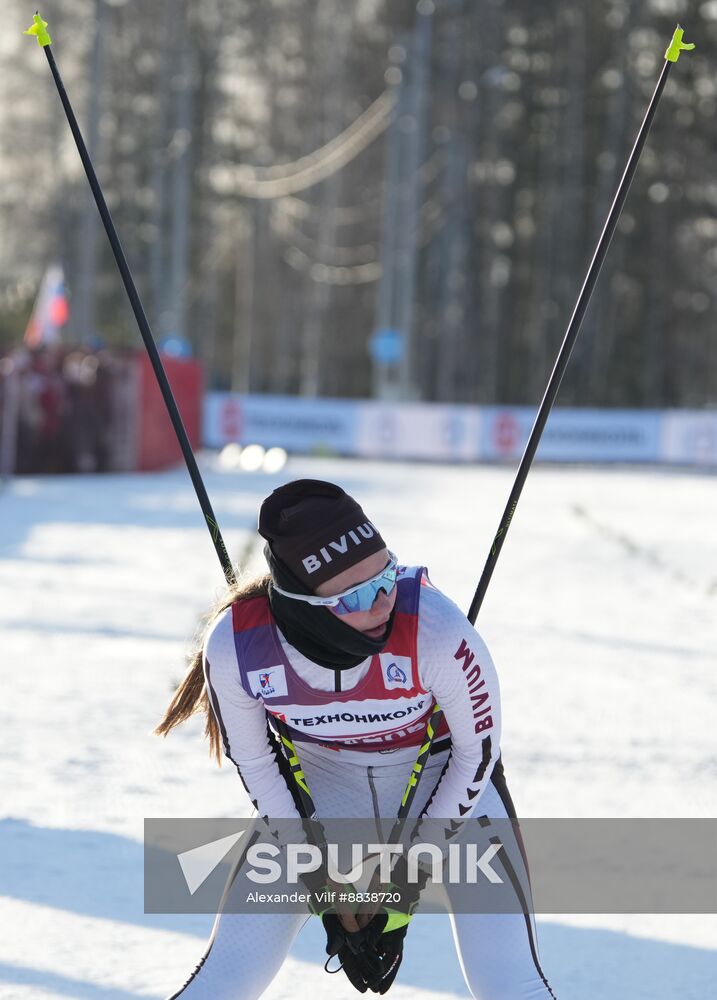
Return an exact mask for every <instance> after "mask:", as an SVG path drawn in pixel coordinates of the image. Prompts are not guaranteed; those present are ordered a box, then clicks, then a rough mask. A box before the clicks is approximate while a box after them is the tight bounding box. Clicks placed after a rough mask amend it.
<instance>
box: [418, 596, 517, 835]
mask: <svg viewBox="0 0 717 1000" xmlns="http://www.w3.org/2000/svg"><path fill="white" fill-rule="evenodd" d="M418 660H419V670H420V673H421V679H422V682H423V685H424V687H426V688H428V689H429V690H430V691H432V692H433V695H434V697H435V699H436V701H437V702H438V704H439V705H440V707H441V708H442V709H443V712H444V714H445V718H446V722H447V723H448V727H449V729H450V731H451V741H452V750H451V755H450V758H449V761H448V764H447V767H446V769H445V770H444V772H443V774H442V776H441V778H440V780H439V782H438V785H437V786H436V789H435V791H434V793H433V795H432V796H431V799H430V800H429V802H428V804H427V806H426V808H425V809H424V813H423V814H424V815H426V816H428V817H429V818H442V819H443V818H455V819H462V818H464V817H467V816H469V815H470V814H472V813H474V812H475V811H476V807H477V806H478V805H479V803H480V799H481V795H482V794H483V791H484V790H485V788H486V787H487V785H488V783H489V781H490V776H491V772H492V770H493V766H494V764H495V762H496V760H497V759H498V757H499V755H500V724H501V719H500V690H499V686H498V677H497V674H496V670H495V667H494V665H493V661H492V659H491V656H490V653H489V652H488V648H487V647H486V645H485V643H484V642H483V640H482V639H481V637H480V636H479V635H478V633H477V632H476V630H475V629H474V628H473V626H472V625H471V624H470V622H469V621H468V619H467V618H466V616H465V615H464V614H463V612H462V611H460V609H459V608H458V607H457V606H456V605H455V604H454V603H453V602H452V601H451V600H449V599H448V598H447V597H446V596H445V595H444V594H442V593H441V592H440V591H439V590H437V589H436V588H435V587H433V586H432V585H431V584H427V585H424V587H423V588H422V594H421V605H420V617H419V631H418Z"/></svg>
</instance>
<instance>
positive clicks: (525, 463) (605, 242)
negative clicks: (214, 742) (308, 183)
mask: <svg viewBox="0 0 717 1000" xmlns="http://www.w3.org/2000/svg"><path fill="white" fill-rule="evenodd" d="M683 34H684V31H683V29H682V28H681V27H680V25H679V24H678V25H677V27H676V28H675V31H674V34H673V36H672V41H671V42H670V44H669V46H668V48H667V51H666V52H665V65H664V66H663V67H662V72H661V73H660V77H659V79H658V81H657V84H656V86H655V90H654V92H653V95H652V97H651V98H650V103H649V105H648V107H647V111H646V113H645V117H644V119H643V122H642V125H641V126H640V130H639V132H638V134H637V138H636V139H635V144H634V146H633V148H632V152H631V153H630V156H629V158H628V161H627V165H626V167H625V170H624V172H623V175H622V178H621V180H620V183H619V185H618V188H617V192H616V194H615V198H614V200H613V203H612V205H611V207H610V211H609V213H608V217H607V219H606V221H605V225H604V227H603V230H602V232H601V234H600V238H599V239H598V243H597V247H596V248H595V252H594V254H593V258H592V260H591V262H590V266H589V267H588V271H587V274H586V275H585V279H584V281H583V285H582V288H581V290H580V294H579V295H578V299H577V302H576V304H575V308H574V310H573V314H572V316H571V318H570V322H569V323H568V328H567V330H566V332H565V337H564V339H563V342H562V344H561V347H560V350H559V352H558V357H557V360H556V362H555V367H554V368H553V372H552V375H551V376H550V380H549V382H548V385H547V388H546V390H545V395H544V396H543V400H542V402H541V404H540V408H539V410H538V415H537V416H536V418H535V423H534V424H533V429H532V430H531V432H530V437H529V438H528V443H527V444H526V446H525V451H524V452H523V457H522V459H521V461H520V466H519V467H518V472H517V475H516V477H515V482H514V483H513V488H512V490H511V491H510V496H509V497H508V502H507V503H506V505H505V510H504V511H503V516H502V518H501V521H500V525H499V527H498V531H497V533H496V535H495V538H494V539H493V544H492V545H491V548H490V551H489V553H488V558H487V559H486V563H485V567H484V569H483V573H482V575H481V578H480V580H479V582H478V587H477V588H476V592H475V594H474V596H473V600H472V601H471V605H470V608H469V610H468V620H469V621H470V623H471V624H472V625H475V620H476V618H477V616H478V612H479V610H480V607H481V604H482V603H483V598H484V597H485V593H486V590H487V589H488V584H489V583H490V579H491V577H492V575H493V570H494V569H495V564H496V562H497V561H498V556H499V555H500V551H501V549H502V548H503V543H504V542H505V536H506V534H507V533H508V528H509V527H510V524H511V521H512V520H513V515H514V514H515V509H516V507H517V506H518V500H519V499H520V494H521V492H522V490H523V486H524V485H525V480H526V479H527V477H528V473H529V471H530V467H531V465H532V464H533V459H534V458H535V453H536V451H537V449H538V445H539V443H540V438H541V436H542V434H543V430H544V428H545V424H546V422H547V420H548V416H549V415H550V411H551V409H552V408H553V403H554V402H555V397H556V396H557V394H558V389H559V388H560V383H561V381H562V378H563V374H564V373H565V369H566V367H567V364H568V361H569V360H570V354H571V352H572V349H573V346H574V344H575V341H576V339H577V336H578V333H579V332H580V326H581V324H582V321H583V317H584V315H585V310H586V309H587V307H588V303H589V302H590V296H591V295H592V292H593V289H594V288H595V283H596V281H597V278H598V275H599V273H600V268H601V267H602V264H603V261H604V260H605V255H606V254H607V251H608V247H609V246H610V241H611V239H612V236H613V233H614V232H615V226H616V225H617V222H618V219H619V218H620V213H621V211H622V207H623V205H624V203H625V198H626V197H627V192H628V191H629V189H630V184H631V182H632V178H633V176H634V174H635V170H636V168H637V163H638V160H639V159H640V153H641V152H642V147H643V146H644V145H645V139H646V138H647V134H648V132H649V130H650V126H651V125H652V120H653V118H654V117H655V111H656V110H657V105H658V103H659V100H660V97H661V96H662V91H663V90H664V87H665V83H666V81H667V77H668V74H669V72H670V69H671V67H672V63H674V62H677V60H678V59H679V57H680V52H682V51H683V50H685V49H694V47H695V46H694V44H691V43H690V44H687V43H685V42H683V41H682V36H683ZM442 714H443V713H442V712H441V711H440V708H436V709H435V710H434V712H433V715H432V716H431V727H430V728H431V729H432V732H429V733H428V734H427V739H426V742H425V743H424V745H423V746H422V747H421V754H420V757H419V759H418V760H417V761H416V764H414V770H413V772H412V774H411V778H410V779H409V785H408V788H407V789H406V792H405V794H404V798H403V800H402V803H401V812H400V813H399V816H405V815H407V814H408V810H409V809H410V807H411V802H412V801H413V798H414V796H415V794H416V786H417V784H418V780H419V779H420V772H421V767H422V764H423V762H424V761H425V760H426V759H427V758H428V755H429V753H430V750H431V743H432V742H433V738H434V736H435V733H436V732H437V731H438V727H439V725H440V723H441V718H442Z"/></svg>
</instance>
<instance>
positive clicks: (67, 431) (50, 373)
mask: <svg viewBox="0 0 717 1000" xmlns="http://www.w3.org/2000/svg"><path fill="white" fill-rule="evenodd" d="M112 368H113V359H112V357H111V355H110V354H109V352H107V351H104V350H84V349H82V348H68V349H65V350H63V349H61V348H60V347H59V346H50V347H40V348H39V349H37V350H28V349H27V348H25V347H23V348H19V349H17V350H16V351H14V352H13V353H12V354H11V355H9V356H8V357H7V358H4V359H2V362H1V363H0V440H2V441H3V470H2V471H3V472H4V473H8V472H11V471H15V472H17V473H20V474H27V473H38V472H39V473H59V472H106V471H109V469H110V458H109V452H110V436H111V432H112V419H113V406H112V397H113V384H112V381H113V376H112ZM11 424H13V425H14V427H13V426H10V425H11ZM13 467H14V469H13Z"/></svg>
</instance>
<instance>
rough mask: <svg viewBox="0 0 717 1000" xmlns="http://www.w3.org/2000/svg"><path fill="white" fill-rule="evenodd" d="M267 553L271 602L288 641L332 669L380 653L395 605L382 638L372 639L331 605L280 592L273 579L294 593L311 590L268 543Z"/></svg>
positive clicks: (346, 668) (315, 661)
mask: <svg viewBox="0 0 717 1000" xmlns="http://www.w3.org/2000/svg"><path fill="white" fill-rule="evenodd" d="M264 555H265V556H266V561H267V562H268V564H269V569H270V570H271V583H270V584H269V603H270V605H271V611H272V614H273V615H274V618H275V619H276V624H277V625H278V626H279V629H280V630H281V632H282V634H283V635H284V636H285V638H286V640H287V642H289V643H291V645H292V646H293V647H294V648H295V649H298V651H299V652H300V653H303V655H304V656H306V657H308V659H309V660H311V661H312V662H313V663H318V665H319V666H321V667H328V668H329V669H331V670H350V669H351V667H356V666H358V664H359V663H361V662H362V661H363V660H365V659H366V657H367V656H373V655H374V654H375V653H380V652H381V650H382V649H383V648H384V647H385V645H386V643H387V642H388V639H389V636H390V635H391V629H392V628H393V619H394V614H395V611H396V606H395V605H394V607H393V610H392V612H391V617H390V618H389V620H388V623H387V624H386V631H385V632H384V634H383V635H382V636H381V637H380V638H379V639H371V638H369V636H367V635H364V634H363V632H359V631H358V630H357V629H355V628H352V627H351V626H350V625H346V624H345V622H342V621H341V618H340V617H339V616H338V615H335V614H334V613H333V612H332V611H329V609H328V608H322V607H318V606H316V605H313V604H307V603H306V602H305V601H295V600H293V599H292V598H291V597H284V595H283V594H279V593H278V592H277V591H276V590H275V589H274V587H273V586H272V584H273V583H276V584H277V586H279V587H281V588H282V590H288V591H290V592H291V593H292V594H311V593H312V591H311V590H309V589H308V588H307V587H306V586H305V585H304V584H303V583H302V582H301V581H300V580H298V579H297V578H296V577H295V576H294V575H293V574H292V572H291V570H290V569H289V568H288V567H287V566H286V565H285V564H284V563H283V562H281V560H279V559H277V558H276V556H275V555H274V553H273V552H272V551H271V549H270V548H269V545H268V544H267V545H266V546H265V548H264Z"/></svg>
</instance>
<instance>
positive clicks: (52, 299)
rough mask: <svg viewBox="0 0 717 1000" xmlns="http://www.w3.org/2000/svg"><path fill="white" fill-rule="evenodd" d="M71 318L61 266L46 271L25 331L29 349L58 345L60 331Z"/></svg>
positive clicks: (57, 265)
mask: <svg viewBox="0 0 717 1000" xmlns="http://www.w3.org/2000/svg"><path fill="white" fill-rule="evenodd" d="M69 317H70V305H69V302H68V300H67V293H66V291H65V275H64V272H63V270H62V267H61V266H60V265H59V264H53V265H51V266H50V267H48V269H47V270H46V271H45V276H44V277H43V279H42V284H41V285H40V290H39V292H38V293H37V298H36V299H35V305H34V306H33V309H32V315H31V316H30V320H29V322H28V324H27V328H26V330H25V343H26V344H27V346H28V347H31V348H32V347H47V346H49V345H50V344H57V343H58V342H59V340H60V330H61V329H62V327H63V326H64V325H65V323H67V320H68V319H69Z"/></svg>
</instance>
